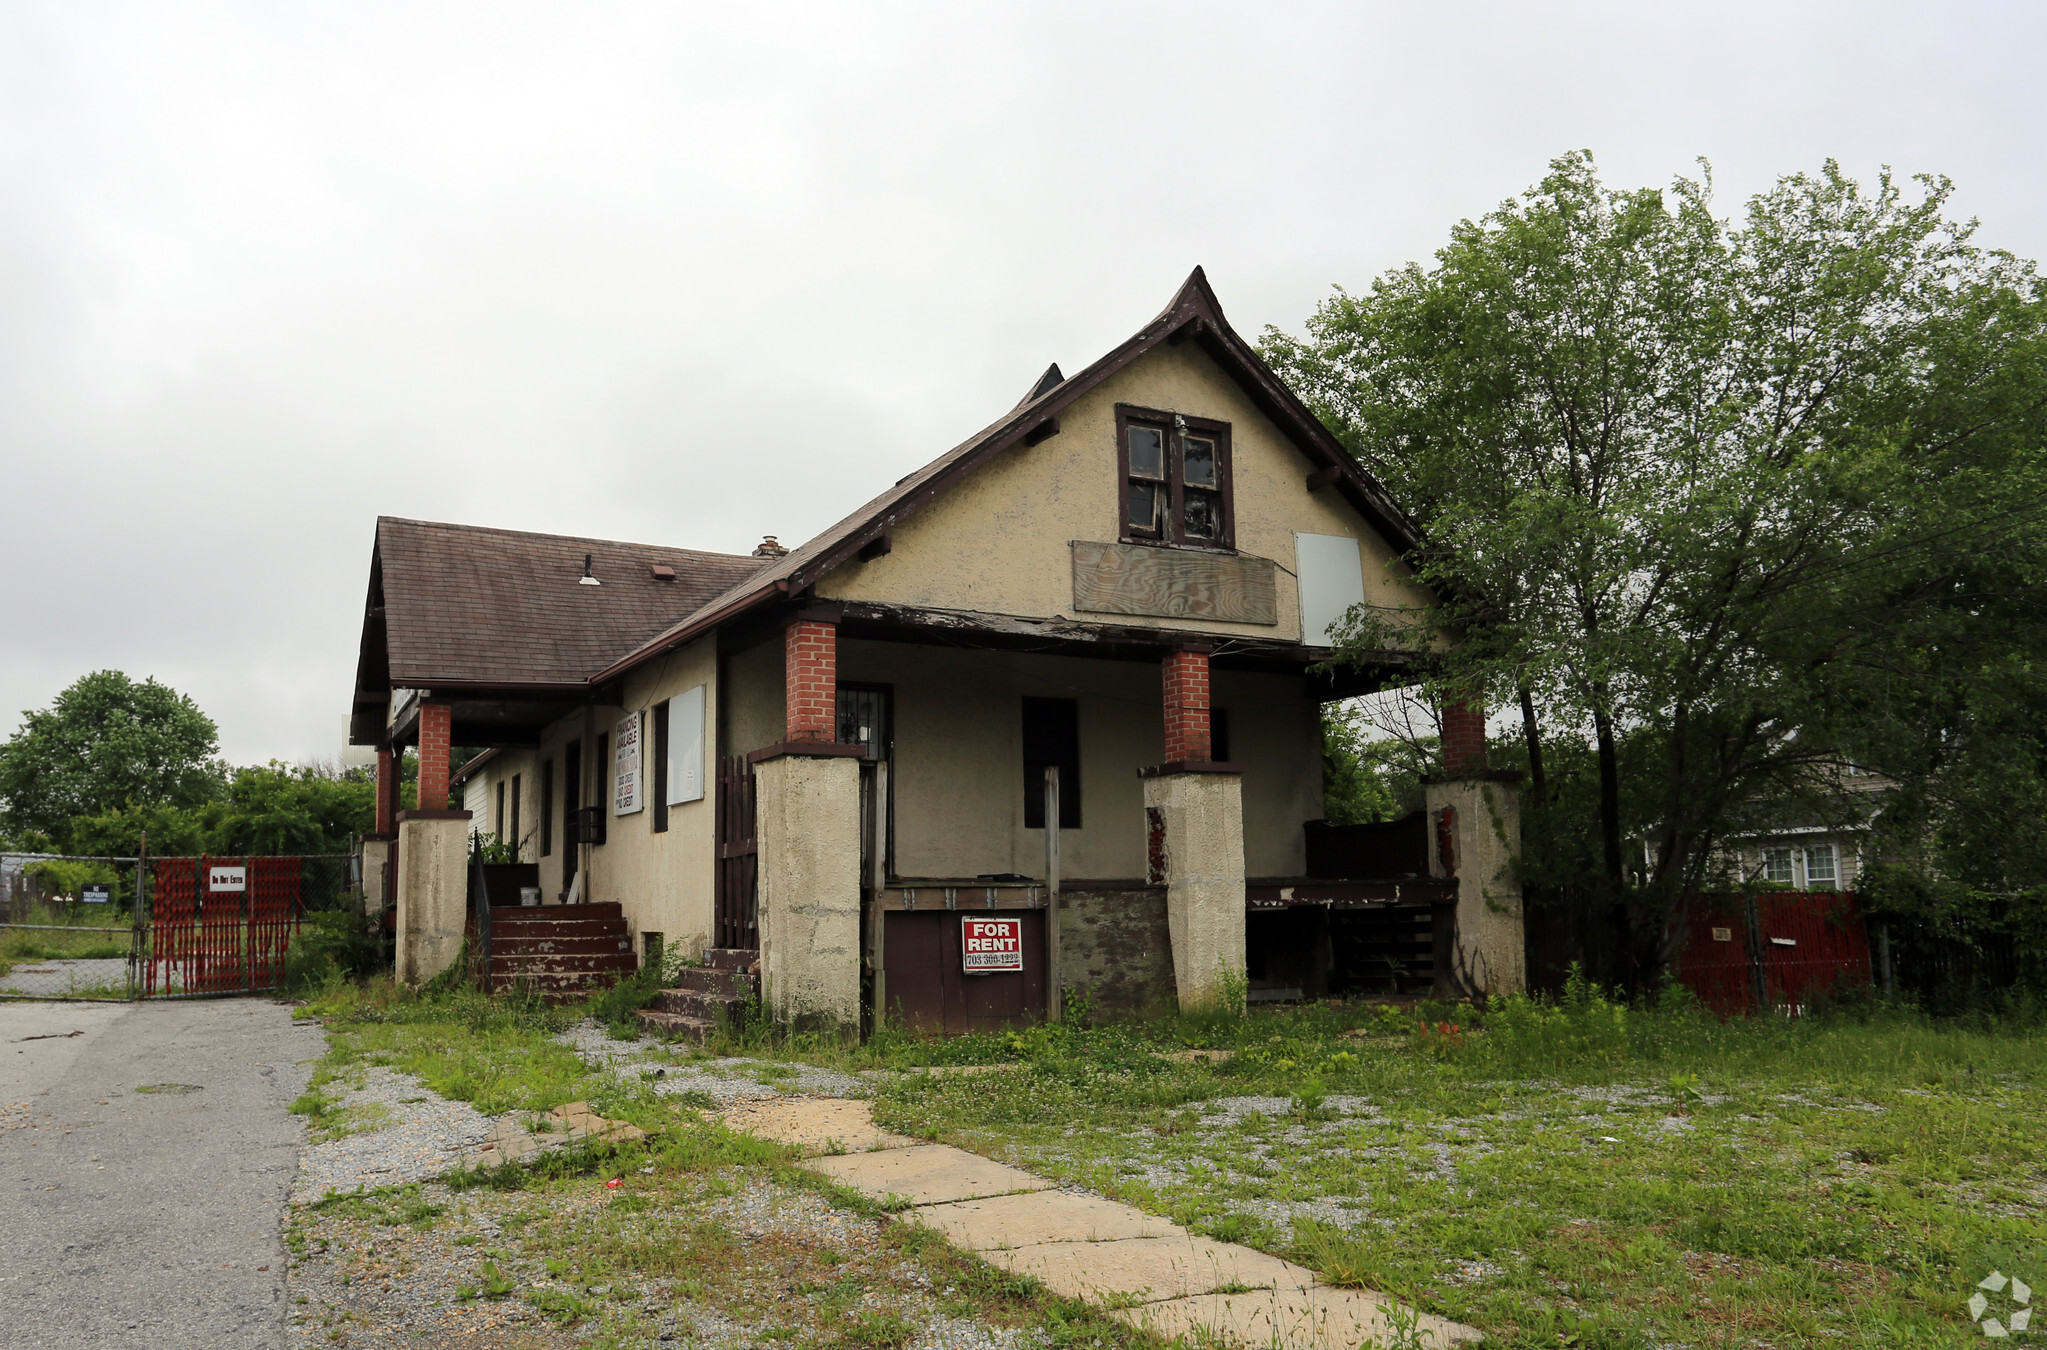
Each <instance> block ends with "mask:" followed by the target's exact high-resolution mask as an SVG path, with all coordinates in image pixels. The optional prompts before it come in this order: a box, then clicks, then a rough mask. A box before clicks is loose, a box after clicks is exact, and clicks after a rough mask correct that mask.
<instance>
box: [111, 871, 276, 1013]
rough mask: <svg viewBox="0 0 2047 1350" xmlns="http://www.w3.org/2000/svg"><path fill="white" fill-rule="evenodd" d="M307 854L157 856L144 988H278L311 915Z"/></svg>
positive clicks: (152, 993)
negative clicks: (307, 909) (306, 884)
mask: <svg viewBox="0 0 2047 1350" xmlns="http://www.w3.org/2000/svg"><path fill="white" fill-rule="evenodd" d="M303 874H304V860H303V859H301V858H296V857H283V858H264V857H240V858H214V857H205V856H202V857H198V858H157V859H154V860H153V861H152V864H151V881H150V897H149V927H148V930H147V942H146V945H145V948H144V954H143V960H142V966H143V970H142V996H143V997H144V998H152V997H156V998H161V997H166V996H171V995H178V994H219V993H231V992H238V991H245V990H254V989H275V988H277V987H278V986H279V985H280V984H282V983H283V982H284V969H285V957H286V955H287V954H288V953H289V952H290V950H291V940H292V937H293V935H295V934H296V933H297V932H298V929H299V925H300V924H301V923H302V922H303V921H304V919H305V903H304V896H303V892H302V886H303Z"/></svg>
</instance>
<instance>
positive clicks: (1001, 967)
mask: <svg viewBox="0 0 2047 1350" xmlns="http://www.w3.org/2000/svg"><path fill="white" fill-rule="evenodd" d="M960 945H961V947H962V951H961V953H960V964H961V965H962V967H963V968H964V969H965V970H966V973H967V974H969V975H994V974H997V973H999V972H1001V971H1005V970H1022V969H1023V920H1022V919H968V918H962V919H961V920H960Z"/></svg>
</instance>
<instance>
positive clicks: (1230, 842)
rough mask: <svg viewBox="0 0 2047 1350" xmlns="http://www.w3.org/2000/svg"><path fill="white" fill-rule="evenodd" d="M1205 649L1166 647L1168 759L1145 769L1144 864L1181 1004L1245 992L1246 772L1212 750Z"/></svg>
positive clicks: (1213, 1003)
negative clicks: (1162, 890)
mask: <svg viewBox="0 0 2047 1350" xmlns="http://www.w3.org/2000/svg"><path fill="white" fill-rule="evenodd" d="M1209 650H1210V649H1209V648H1207V647H1203V646H1188V647H1182V648H1180V649H1179V650H1177V651H1173V652H1169V653H1168V654H1167V655H1166V658H1165V662H1164V668H1163V671H1162V675H1163V678H1164V685H1165V689H1164V692H1165V751H1166V762H1165V763H1164V764H1161V765H1160V766H1159V767H1158V768H1156V769H1147V770H1145V771H1144V778H1145V782H1144V819H1145V833H1146V854H1145V856H1146V858H1147V860H1148V861H1147V864H1146V870H1147V872H1148V874H1149V876H1148V880H1150V882H1151V883H1152V884H1153V885H1158V884H1161V883H1163V884H1164V885H1165V887H1166V928H1167V931H1168V933H1169V934H1170V936H1171V938H1172V943H1173V976H1174V983H1175V984H1176V986H1177V987H1178V989H1179V996H1180V1010H1181V1011H1182V1012H1195V1011H1199V1010H1203V1009H1209V1008H1217V1007H1220V1006H1222V1005H1223V1004H1224V1003H1225V1002H1227V1001H1232V1000H1234V999H1241V998H1242V997H1243V987H1244V906H1245V899H1244V799H1243V790H1242V778H1241V775H1240V773H1239V771H1238V767H1237V766H1236V765H1234V764H1218V763H1215V762H1214V761H1213V760H1211V759H1210V758H1209V756H1210V755H1211V754H1212V753H1213V740H1212V737H1211V734H1210V719H1209V681H1208V655H1209Z"/></svg>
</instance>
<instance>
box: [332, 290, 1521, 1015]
mask: <svg viewBox="0 0 2047 1350" xmlns="http://www.w3.org/2000/svg"><path fill="white" fill-rule="evenodd" d="M1414 543H1415V538H1414V535H1413V531H1412V527H1411V526H1410V525H1409V524H1408V523H1407V521H1406V518H1405V517H1404V516H1403V515H1402V513H1401V512H1400V510H1399V509H1398V507H1397V506H1396V505H1395V504H1394V503H1393V502H1392V501H1391V500H1390V499H1389V498H1388V496H1387V494H1386V493H1385V491H1384V490H1383V489H1382V488H1381V487H1380V486H1379V485H1378V484H1377V483H1375V482H1374V481H1372V480H1371V479H1370V478H1369V477H1367V476H1366V475H1365V474H1363V473H1362V472H1361V471H1360V470H1359V469H1358V468H1357V466H1356V464H1355V462H1354V461H1353V460H1352V459H1351V458H1350V457H1349V456H1348V455H1346V454H1345V453H1344V452H1343V450H1342V449H1341V448H1340V447H1339V446H1338V445H1337V444H1336V442H1335V441H1334V440H1333V438H1332V437H1331V436H1330V435H1329V434H1328V432H1327V431H1326V430H1325V429H1324V428H1323V427H1322V426H1321V425H1320V424H1319V423H1318V422H1317V421H1316V419H1315V418H1314V417H1313V415H1311V414H1310V413H1309V412H1308V410H1307V409H1306V408H1305V407H1303V405H1302V404H1301V403H1300V401H1299V400H1298V399H1297V398H1296V397H1295V396H1294V395H1293V394H1292V393H1291V392H1290V391H1289V390H1288V389H1287V388H1286V386H1285V385H1284V384H1283V383H1282V382H1281V381H1280V380H1279V379H1278V377H1277V376H1276V375H1275V374H1274V373H1273V372H1272V371H1271V370H1270V369H1269V368H1267V367H1266V365H1265V364H1264V363H1263V362H1262V361H1261V360H1260V359H1259V358H1258V356H1257V354H1256V352H1255V351H1254V350H1253V349H1252V348H1251V347H1250V345H1249V344H1247V343H1246V342H1245V341H1244V340H1243V339H1242V338H1241V337H1239V336H1238V335H1237V333H1236V332H1234V331H1233V330H1232V329H1231V328H1230V326H1229V324H1228V322H1227V321H1226V320H1225V319H1224V317H1223V314H1222V310H1221V308H1220V307H1219V306H1218V304H1217V302H1216V299H1215V296H1214V294H1213V293H1212V292H1211V291H1210V289H1209V286H1208V284H1207V281H1206V279H1205V278H1204V277H1203V276H1202V274H1201V273H1200V271H1199V270H1197V271H1196V272H1195V273H1194V274H1193V276H1192V277H1191V278H1190V279H1189V280H1188V282H1187V283H1186V285H1185V286H1184V287H1182V289H1181V290H1180V292H1179V294H1177V295H1176V296H1175V297H1174V298H1173V300H1172V303H1171V304H1170V305H1168V306H1167V308H1166V310H1165V312H1164V313H1162V314H1160V315H1159V316H1158V317H1157V318H1156V319H1154V320H1152V322H1150V323H1149V324H1147V325H1145V327H1144V328H1143V329H1142V330H1141V331H1139V332H1138V333H1137V334H1136V336H1134V337H1132V338H1131V339H1130V340H1129V341H1127V342H1125V343H1123V344H1122V345H1121V346H1119V347H1117V348H1116V349H1115V350H1113V351H1111V352H1109V353H1108V354H1107V355H1105V356H1103V357H1102V358H1101V359H1100V360H1098V361H1096V362H1095V363H1093V364H1092V365H1090V366H1088V367H1087V368H1086V369H1085V370H1082V371H1080V372H1079V373H1077V374H1075V375H1073V376H1071V377H1062V376H1061V374H1060V372H1059V370H1058V368H1057V367H1056V366H1055V367H1053V368H1052V369H1050V370H1048V371H1047V372H1046V373H1045V374H1044V376H1043V377H1042V378H1040V379H1039V380H1038V382H1037V383H1036V384H1035V385H1034V386H1033V387H1032V388H1031V389H1030V391H1029V393H1028V394H1027V395H1026V396H1025V397H1024V399H1023V401H1022V402H1021V403H1019V404H1017V405H1016V407H1014V408H1012V409H1010V410H1009V411H1008V412H1006V413H1004V414H1003V415H1002V416H1001V417H1000V418H998V419H997V420H996V421H995V422H994V424H993V425H991V426H989V427H988V428H987V429H986V430H984V431H982V432H980V433H979V434H977V435H975V436H974V437H972V438H971V439H970V440H968V441H967V442H965V443H964V444H962V445H960V446H958V447H956V448H954V449H952V450H950V451H948V452H947V453H945V454H943V455H941V456H939V457H938V458H937V459H935V460H933V461H932V462H931V463H929V464H927V465H926V466H925V467H924V468H922V469H919V470H918V471H916V472H915V473H912V474H910V475H909V476H908V477H906V478H904V479H902V480H901V481H900V482H898V483H897V484H895V486H893V487H892V488H890V489H889V490H888V491H886V492H884V493H882V494H881V495H880V496H878V497H876V498H875V499H874V500H873V501H871V502H869V503H867V504H866V505H865V506H862V507H860V508H859V509H858V510H856V511H854V512H853V513H852V514H851V515H849V516H847V517H846V518H845V519H844V520H842V521H840V522H839V523H838V524H836V525H834V526H832V527H831V528H830V529H827V530H826V531H824V532H823V533H822V534H820V535H818V536H817V537H816V538H814V539H812V540H810V541H809V542H807V543H805V544H803V545H802V546H801V547H798V548H795V549H794V550H782V549H780V548H779V547H776V546H773V545H772V542H771V543H770V544H769V545H767V546H764V547H763V548H762V549H760V550H758V551H757V552H756V553H755V554H754V555H753V556H751V557H739V556H732V555H726V554H716V553H701V552H692V551H689V550H686V549H679V548H666V547H655V546H643V545H637V544H622V543H613V542H609V541H604V540H593V539H573V538H564V537H556V536H549V535H536V534H523V533H514V532H510V531H501V530H488V529H477V528H471V527H468V526H461V525H444V524H430V523H425V522H419V521H409V520H397V519H390V518H386V519H382V520H380V521H379V522H378V525H377V537H376V546H375V551H374V554H373V556H372V560H371V566H370V578H369V599H368V608H367V612H366V616H365V619H364V624H363V631H362V647H361V660H360V665H359V668H358V674H357V679H356V690H355V696H354V711H353V717H352V721H351V736H352V739H353V740H354V742H355V743H357V744H363V745H374V746H375V747H376V748H377V750H378V752H379V757H378V764H379V772H380V774H382V775H383V777H384V782H385V783H386V784H387V785H389V789H390V790H388V791H385V792H382V793H380V801H381V802H382V803H383V806H382V808H381V809H380V819H379V825H378V835H377V837H376V838H375V839H374V840H372V841H371V842H370V844H369V845H368V856H367V857H366V863H367V864H368V867H369V872H370V875H371V876H386V877H388V881H387V882H386V883H385V886H386V891H387V893H388V894H389V895H390V896H391V897H392V899H393V902H394V903H395V905H396V907H397V912H398V920H397V922H398V927H399V929H400V946H399V962H400V973H401V975H403V976H405V977H406V978H409V979H415V980H417V979H423V978H426V977H428V976H430V975H432V974H433V973H435V972H436V971H438V970H439V969H441V968H443V967H445V966H446V965H447V964H449V963H450V962H451V961H453V960H454V959H455V958H456V955H457V953H458V951H459V949H460V946H461V943H462V940H463V934H464V928H465V925H469V926H471V927H472V929H473V928H474V926H475V925H476V924H477V923H478V921H479V919H482V920H485V921H487V922H489V923H490V924H491V925H492V926H493V928H494V931H496V932H497V933H498V934H499V935H500V941H503V942H509V941H510V940H511V939H510V937H508V936H506V935H509V934H511V933H513V931H514V929H516V930H517V934H518V935H519V940H520V941H530V939H531V935H532V933H533V931H534V930H535V928H536V926H537V925H541V924H545V923H568V922H571V921H574V920H577V919H579V918H580V919H584V920H588V921H591V922H595V921H598V920H601V921H603V923H604V924H607V925H609V927H608V928H606V929H605V930H604V931H605V932H606V933H615V934H616V936H615V937H606V938H605V940H604V942H602V943H599V944H597V945H598V946H600V947H604V948H605V950H606V951H607V952H608V951H609V950H610V949H611V948H616V947H623V948H624V949H625V950H626V951H627V952H628V953H629V954H630V955H631V956H632V957H634V958H639V957H643V956H644V955H645V954H646V953H647V952H648V951H650V950H654V949H656V948H657V947H661V946H665V947H666V948H667V949H668V950H669V951H671V952H673V951H674V950H676V949H678V948H684V949H687V951H688V952H690V953H691V954H701V955H702V956H703V957H704V958H705V961H706V964H707V965H708V966H710V967H712V968H713V969H718V970H728V971H741V972H750V971H752V970H755V969H757V970H758V975H759V980H760V985H759V992H760V994H761V996H762V997H763V998H765V999H766V1001H767V1003H768V1005H769V1006H770V1007H771V1008H772V1010H773V1011H774V1012H775V1013H776V1015H777V1016H779V1017H782V1018H784V1019H788V1020H791V1021H796V1022H822V1023H836V1024H839V1025H841V1026H847V1027H851V1026H855V1025H859V1024H861V1023H862V1022H863V1020H865V1019H870V1018H871V1017H872V1015H873V1013H874V1012H875V1010H876V1009H877V1008H880V1009H886V1010H887V1011H888V1013H889V1015H891V1016H895V1017H900V1018H902V1019H903V1020H905V1021H907V1022H908V1023H910V1024H911V1025H913V1026H916V1027H920V1028H926V1029H932V1030H945V1031H958V1030H963V1029H967V1028H970V1027H979V1026H985V1025H990V1024H994V1023H999V1022H1002V1021H1005V1020H1011V1019H1023V1018H1031V1017H1038V1016H1051V1017H1056V1016H1058V1015H1059V1008H1060V991H1061V990H1062V989H1080V988H1084V989H1086V990H1087V991H1088V994H1089V997H1090V999H1091V1000H1092V1003H1093V1006H1094V1007H1095V1008H1096V1009H1097V1010H1100V1011H1105V1012H1124V1013H1134V1012H1140V1011H1142V1010H1144V1009H1146V1008H1150V1007H1160V1006H1172V1005H1174V1004H1177V1005H1178V1006H1180V1007H1195V1006H1200V1005H1204V1004H1208V1003H1212V1002H1214V1001H1216V1000H1218V999H1223V998H1230V997H1237V996H1239V991H1241V990H1243V989H1245V988H1246V987H1247V986H1248V989H1249V991H1250V996H1251V997H1252V998H1259V997H1261V996H1267V997H1272V996H1296V997H1297V996H1303V995H1305V996H1309V997H1313V996H1317V995H1320V994H1325V993H1331V992H1341V991H1343V990H1346V989H1349V990H1364V991H1370V990H1380V989H1386V990H1394V989H1406V990H1413V989H1415V988H1416V987H1417V985H1419V986H1420V987H1427V986H1429V985H1430V984H1434V985H1436V986H1437V987H1438V988H1441V987H1445V986H1448V987H1452V988H1460V989H1466V990H1475V991H1487V990H1490V991H1498V990H1503V989H1513V988H1518V987H1519V986H1520V984H1521V982H1522V935H1521V920H1520V892H1519V886H1518V882H1517V880H1516V878H1515V859H1516V855H1517V854H1518V849H1519V838H1520V835H1519V823H1518V814H1517V810H1516V806H1515V797H1514V785H1513V783H1512V781H1511V780H1510V779H1507V778H1504V777H1502V776H1499V775H1489V774H1487V773H1486V772H1485V771H1484V742H1483V738H1484V718H1483V712H1482V710H1480V709H1451V710H1448V711H1447V712H1446V723H1445V733H1446V734H1445V738H1444V740H1445V744H1446V746H1448V747H1449V750H1448V751H1447V752H1446V757H1445V758H1446V763H1445V764H1444V766H1443V768H1444V772H1443V774H1442V775H1441V776H1440V777H1439V778H1437V779H1436V780H1434V781H1433V782H1432V783H1431V784H1430V786H1429V788H1428V793H1429V798H1428V806H1429V811H1428V814H1427V816H1426V819H1423V818H1420V817H1417V818H1414V819H1413V820H1412V821H1410V822H1408V823H1407V824H1406V825H1403V826H1401V827H1376V828H1377V830H1378V834H1376V835H1371V836H1369V837H1366V836H1355V837H1339V835H1340V832H1333V831H1331V830H1329V829H1327V828H1325V827H1322V826H1321V825H1320V822H1319V821H1318V817H1320V816H1321V815H1322V797H1321V789H1322V781H1321V773H1322V768H1321V738H1320V723H1319V706H1320V704H1321V703H1323V702H1324V701H1327V700H1330V699H1335V698H1339V697H1347V696H1350V695H1354V694H1357V693H1361V692H1366V691H1369V690H1373V689H1377V688H1381V687H1385V686H1388V685H1394V684H1399V683H1402V682H1403V679H1404V677H1403V661H1402V658H1401V656H1400V655H1399V654H1398V653H1391V654H1389V655H1388V656H1387V657H1386V659H1385V661H1384V663H1383V664H1381V665H1379V666H1378V667H1375V668H1370V669H1358V670H1350V671H1346V672H1343V673H1341V674H1336V675H1331V674H1328V673H1321V672H1318V671H1317V670H1315V669H1314V667H1315V666H1316V665H1317V663H1318V662H1321V661H1323V660H1325V659H1326V658H1327V657H1328V655H1329V652H1328V648H1327V646H1326V643H1327V641H1328V632H1329V630H1330V627H1331V625H1332V623H1334V622H1335V621H1337V620H1338V619H1339V618H1340V616H1342V615H1343V614H1344V613H1345V612H1346V611H1347V610H1348V609H1349V607H1350V606H1352V605H1354V604H1360V603H1362V604H1366V605H1371V606H1379V607H1386V608H1392V609H1396V610H1397V609H1401V608H1412V607H1415V606H1417V605H1420V604H1423V603H1425V602H1426V600H1427V596H1426V595H1425V594H1424V593H1423V592H1422V591H1421V590H1420V589H1419V588H1418V586H1417V584H1416V583H1415V582H1414V581H1413V580H1412V578H1411V577H1410V575H1409V574H1408V572H1407V569H1406V567H1405V565H1404V564H1403V563H1402V562H1401V555H1402V554H1403V552H1404V551H1405V550H1407V549H1409V548H1410V547H1411V546H1412V545H1413V544H1414ZM415 744H416V745H417V746H418V751H419V763H420V774H419V783H420V787H419V801H420V804H421V809H419V810H415V811H408V812H398V811H396V810H395V805H396V796H395V788H396V778H397V775H396V774H395V773H394V772H393V771H392V769H393V763H394V759H393V756H394V754H395V753H397V752H399V751H401V750H402V749H403V748H404V747H407V746H411V745H415ZM456 745H460V746H472V747H483V746H487V747H494V748H493V749H492V750H491V751H490V752H489V753H488V754H486V755H484V756H481V757H479V758H478V759H476V760H475V761H473V762H472V763H471V764H470V765H469V766H466V769H465V772H464V778H465V779H466V781H465V782H464V783H463V784H462V787H463V788H464V791H465V793H466V797H467V800H468V801H469V802H471V803H472V804H473V805H474V806H475V808H476V809H475V810H472V811H460V810H449V809H447V801H448V783H449V777H450V767H451V766H450V765H449V764H448V755H449V747H451V746H456ZM472 830H478V831H483V832H486V833H494V834H496V835H498V836H499V837H501V838H502V839H504V840H507V841H511V842H513V843H515V845H516V848H517V852H518V858H519V860H520V861H521V862H522V863H524V864H529V865H531V867H532V869H533V870H532V873H531V875H532V877H533V880H534V882H535V885H536V887H537V891H538V893H539V896H540V899H541V900H542V902H543V903H542V905H541V907H540V908H539V909H531V908H528V909H523V910H516V911H515V910H509V909H506V908H499V909H495V910H493V909H491V908H490V906H489V905H488V904H486V905H483V906H482V907H481V908H482V911H483V912H482V914H480V915H479V914H476V913H472V911H471V907H470V906H469V903H468V901H467V899H466V893H465V890H464V872H465V865H466V848H467V840H468V837H469V835H470V832H471V831H472ZM530 898H531V897H530V895H529V896H528V899H529V900H530ZM552 931H557V932H560V933H563V934H570V933H571V932H578V933H580V932H584V931H585V930H580V929H579V930H571V929H568V928H561V929H557V930H552ZM589 931H593V932H594V931H595V930H594V929H593V930H589ZM494 950H495V949H494ZM553 950H554V951H555V952H556V955H557V959H556V960H555V962H554V963H553V965H552V966H550V967H549V969H550V970H552V971H554V972H555V973H557V974H561V973H567V974H569V975H574V973H575V972H576V971H577V970H579V969H589V970H595V969H600V968H603V966H604V965H605V961H600V960H596V959H595V958H594V957H593V958H592V961H591V962H590V963H588V964H586V965H582V966H579V965H578V962H579V960H581V959H582V956H581V955H579V947H578V943H577V942H573V941H565V942H562V943H557V944H555V946H554V948H553ZM585 950H586V952H587V949H585ZM493 959H494V961H495V957H494V958H493ZM610 959H611V958H609V957H607V958H606V960H610ZM614 964H615V962H614ZM721 978H722V977H721ZM704 988H705V989H706V990H711V986H710V985H705V986H704ZM713 992H715V993H716V994H717V996H718V997H720V998H723V997H725V996H726V989H725V987H724V986H723V985H720V986H718V988H717V989H716V990H715V991H713Z"/></svg>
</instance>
